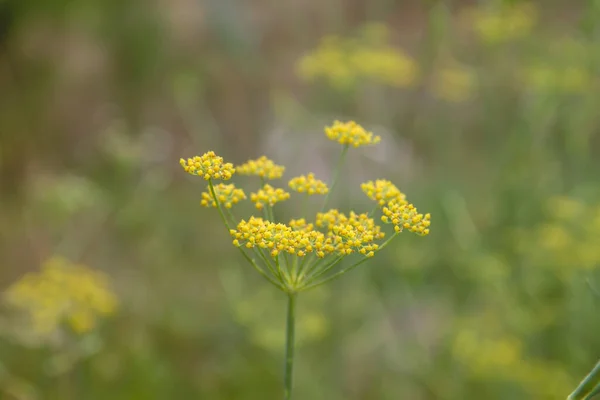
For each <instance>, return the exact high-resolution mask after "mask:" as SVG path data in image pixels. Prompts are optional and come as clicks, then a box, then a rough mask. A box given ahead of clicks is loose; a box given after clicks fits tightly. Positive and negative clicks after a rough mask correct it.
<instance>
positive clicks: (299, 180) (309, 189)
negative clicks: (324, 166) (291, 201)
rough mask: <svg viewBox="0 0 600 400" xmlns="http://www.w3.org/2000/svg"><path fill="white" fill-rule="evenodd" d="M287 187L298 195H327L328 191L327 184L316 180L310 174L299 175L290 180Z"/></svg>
mask: <svg viewBox="0 0 600 400" xmlns="http://www.w3.org/2000/svg"><path fill="white" fill-rule="evenodd" d="M289 186H290V189H292V190H294V191H296V192H298V193H306V194H308V195H309V196H310V195H313V194H327V192H328V191H329V188H328V187H327V184H326V183H325V182H323V181H321V180H319V179H316V178H315V175H314V174H313V173H312V172H311V173H310V174H308V175H301V176H298V177H296V178H293V179H291V180H290V182H289Z"/></svg>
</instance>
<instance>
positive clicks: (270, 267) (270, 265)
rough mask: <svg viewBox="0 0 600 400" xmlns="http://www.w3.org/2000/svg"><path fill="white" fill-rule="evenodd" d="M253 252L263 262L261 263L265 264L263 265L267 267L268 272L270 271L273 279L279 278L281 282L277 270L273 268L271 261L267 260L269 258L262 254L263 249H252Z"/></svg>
mask: <svg viewBox="0 0 600 400" xmlns="http://www.w3.org/2000/svg"><path fill="white" fill-rule="evenodd" d="M253 249H254V252H255V253H256V254H258V256H259V257H260V258H261V259H262V260H263V262H264V263H265V265H266V266H267V268H269V271H271V273H272V274H273V276H274V277H276V278H279V279H280V280H281V276H279V273H278V272H277V270H276V269H275V266H274V265H273V264H272V263H271V261H270V260H269V258H268V257H267V256H266V255H265V253H264V252H263V249H261V248H260V247H259V248H257V247H254V248H253Z"/></svg>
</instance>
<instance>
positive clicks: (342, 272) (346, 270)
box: [302, 232, 571, 400]
mask: <svg viewBox="0 0 600 400" xmlns="http://www.w3.org/2000/svg"><path fill="white" fill-rule="evenodd" d="M398 234H399V232H394V234H393V235H392V236H390V237H389V239H388V240H386V241H385V242H383V244H382V245H381V246H379V248H378V249H377V251H381V250H383V249H384V248H385V246H387V245H388V243H390V241H391V240H392V239H393V238H395V237H396V236H397V235H398ZM371 258H372V257H365V258H363V259H362V260H360V261H357V262H356V263H354V264H352V265H351V266H349V267H348V268H344V269H342V270H340V271H338V272H336V273H335V274H333V275H329V276H328V277H327V278H325V279H322V280H320V281H318V282H315V283H313V284H310V285H307V286H305V287H303V288H302V291H305V290H310V289H314V288H316V287H317V286H321V285H323V284H325V283H327V282H329V281H332V280H334V279H335V278H338V277H340V276H342V275H344V274H345V273H346V272H348V271H351V270H353V269H354V268H356V267H358V266H359V265H360V264H362V263H364V262H365V261H367V260H370V259H371ZM568 400H571V399H568Z"/></svg>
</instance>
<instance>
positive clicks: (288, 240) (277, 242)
mask: <svg viewBox="0 0 600 400" xmlns="http://www.w3.org/2000/svg"><path fill="white" fill-rule="evenodd" d="M229 233H230V234H231V236H232V237H233V239H234V240H233V244H234V245H235V246H238V247H240V246H244V247H246V248H249V249H251V248H254V247H259V248H261V249H267V250H269V251H270V254H271V256H272V257H277V255H279V253H281V252H285V253H288V254H292V255H297V256H299V257H303V256H305V255H306V254H308V253H311V252H315V253H316V254H317V256H319V257H325V255H326V254H330V253H332V252H333V251H334V250H335V248H334V246H333V245H332V239H331V238H326V237H325V235H324V234H323V233H322V232H319V231H315V230H294V229H293V228H292V227H291V226H288V225H286V224H281V223H274V222H270V221H267V220H264V219H262V218H256V217H250V219H249V220H248V221H245V220H242V221H241V222H240V223H239V224H238V225H237V229H232V230H230V231H229Z"/></svg>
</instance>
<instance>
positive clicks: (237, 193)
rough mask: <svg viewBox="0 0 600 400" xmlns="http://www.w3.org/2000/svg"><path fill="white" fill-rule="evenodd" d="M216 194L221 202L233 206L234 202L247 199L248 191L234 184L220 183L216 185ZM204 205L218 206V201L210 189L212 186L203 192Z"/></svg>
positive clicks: (229, 206) (202, 202)
mask: <svg viewBox="0 0 600 400" xmlns="http://www.w3.org/2000/svg"><path fill="white" fill-rule="evenodd" d="M214 189H215V194H216V195H217V199H218V200H219V203H221V205H222V206H224V207H225V208H231V207H232V206H233V205H234V204H237V203H239V202H240V201H242V200H245V199H246V193H244V191H243V190H242V189H238V188H236V187H235V185H234V184H229V185H226V184H224V183H219V184H218V185H215V186H214ZM200 204H202V205H203V206H204V207H215V208H216V207H217V202H216V201H215V198H214V197H213V195H212V192H211V191H210V186H209V187H207V188H206V192H204V193H202V201H200Z"/></svg>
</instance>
